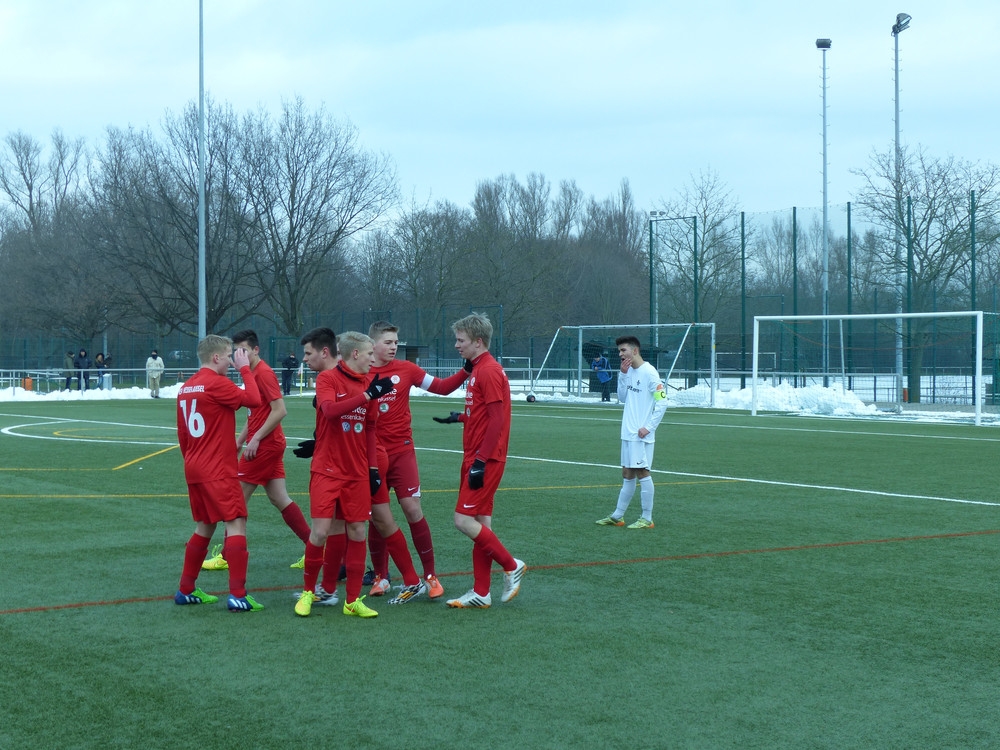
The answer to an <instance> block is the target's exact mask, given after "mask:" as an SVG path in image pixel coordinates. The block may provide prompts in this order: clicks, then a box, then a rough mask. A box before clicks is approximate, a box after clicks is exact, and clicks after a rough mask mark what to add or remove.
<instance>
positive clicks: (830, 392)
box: [0, 383, 996, 422]
mask: <svg viewBox="0 0 1000 750" xmlns="http://www.w3.org/2000/svg"><path fill="white" fill-rule="evenodd" d="M181 385H182V384H177V385H169V386H164V387H162V388H160V398H161V399H163V400H167V401H169V400H173V399H176V398H177V390H178V388H180V386H181ZM515 388H516V384H515ZM411 395H413V396H420V397H424V398H446V399H456V398H464V397H465V393H464V391H461V390H459V391H455V392H454V393H453V394H451V395H450V396H445V397H442V396H434V395H432V394H429V393H426V392H424V391H421V390H419V389H416V388H414V389H413V390H412V391H411ZM527 395H528V394H527V393H525V392H515V393H512V394H511V398H512V399H514V400H516V401H524V400H525V399H526V398H527ZM752 395H753V394H752V392H751V390H750V389H749V388H743V389H733V390H730V391H716V394H715V408H717V409H738V410H743V411H749V410H750V409H751V407H752ZM312 396H313V391H302V392H301V393H299V392H297V391H296V392H295V393H293V397H308V398H312ZM536 397H537V399H538V401H539V402H540V403H586V404H593V405H596V404H598V403H600V402H599V401H596V400H595V399H594V398H593V396H588V397H585V398H579V397H577V396H574V395H569V394H566V393H539V394H536ZM148 398H150V395H149V389H148V388H138V387H134V388H114V389H112V390H101V389H98V388H92V389H90V390H87V391H83V392H82V393H81V392H80V391H77V390H72V391H52V392H50V393H39V392H37V391H26V390H24V389H23V388H21V387H20V386H7V387H4V388H0V402H3V401H36V402H42V401H44V402H52V401H108V400H115V401H118V400H128V399H148ZM668 399H669V406H670V407H671V408H675V407H700V408H708V407H710V406H712V393H711V391H710V390H709V387H708V386H707V385H704V384H701V385H697V386H695V387H693V388H687V389H684V390H679V391H678V390H674V388H673V387H671V388H670V393H669V395H668ZM600 405H601V407H604V408H608V407H610V408H619V407H618V403H617V401H616V400H612V401H611V403H610V404H600ZM913 407H916V408H913ZM917 409H919V405H916V404H914V405H912V407H910V408H908V409H907V410H906V411H905V413H904V414H902V415H897V416H896V417H895V418H897V419H898V418H900V416H902V418H904V419H911V420H916V421H954V420H957V421H962V422H965V421H968V419H969V417H970V413H969V412H968V411H966V412H955V413H946V412H942V411H937V412H934V411H918V410H917ZM757 411H758V412H785V413H790V414H802V415H823V416H831V417H873V416H878V415H883V416H884V412H883V411H881V410H879V409H878V408H877V407H876V406H875V405H874V404H866V403H864V402H863V401H861V400H860V399H859V398H858V397H857V396H856V395H855V394H854V393H852V392H851V391H848V390H845V389H844V387H843V386H842V385H840V384H834V385H832V386H830V387H828V388H824V387H822V386H819V385H810V386H806V387H803V388H793V387H792V386H791V385H790V384H789V383H781V384H778V385H770V384H767V383H761V384H759V385H758V386H757ZM995 416H996V415H989V418H994V417H995ZM983 417H984V421H987V419H988V417H987V415H986V414H984V415H983Z"/></svg>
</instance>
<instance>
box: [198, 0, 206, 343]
mask: <svg viewBox="0 0 1000 750" xmlns="http://www.w3.org/2000/svg"><path fill="white" fill-rule="evenodd" d="M204 9H205V0H198V340H199V341H201V340H202V339H203V338H205V336H206V334H207V333H208V331H207V330H206V328H207V324H206V318H207V315H206V311H207V298H208V284H207V282H206V276H205V12H204Z"/></svg>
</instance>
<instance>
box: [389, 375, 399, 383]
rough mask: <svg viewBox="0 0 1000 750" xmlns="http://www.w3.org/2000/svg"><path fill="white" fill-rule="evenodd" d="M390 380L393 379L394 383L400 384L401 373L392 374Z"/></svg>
mask: <svg viewBox="0 0 1000 750" xmlns="http://www.w3.org/2000/svg"><path fill="white" fill-rule="evenodd" d="M389 380H391V381H392V384H393V385H399V375H390V376H389Z"/></svg>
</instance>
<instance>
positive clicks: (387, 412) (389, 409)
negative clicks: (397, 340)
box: [369, 359, 466, 454]
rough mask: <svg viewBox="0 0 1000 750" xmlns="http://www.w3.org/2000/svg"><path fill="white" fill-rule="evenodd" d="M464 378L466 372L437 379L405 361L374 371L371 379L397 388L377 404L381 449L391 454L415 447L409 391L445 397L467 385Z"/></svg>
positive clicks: (374, 369) (414, 364)
mask: <svg viewBox="0 0 1000 750" xmlns="http://www.w3.org/2000/svg"><path fill="white" fill-rule="evenodd" d="M465 375H466V374H465V372H464V371H463V370H459V371H458V372H457V373H455V374H454V375H451V376H450V377H447V378H434V377H431V376H430V375H428V374H427V371H426V370H424V369H423V368H422V367H420V366H419V365H418V364H416V363H414V362H410V361H408V360H405V359H394V360H392V361H391V362H387V363H386V364H384V365H381V366H380V367H373V368H372V369H371V372H370V373H369V376H370V377H372V378H374V377H389V378H392V382H393V385H394V386H395V387H394V388H393V389H392V390H391V391H389V393H387V394H385V395H384V396H382V398H380V399H379V400H378V412H379V417H378V442H379V445H381V446H382V447H384V448H385V449H386V451H387V452H388V453H390V454H393V453H399V452H400V451H401V450H407V449H409V448H411V447H412V446H413V424H412V423H413V415H412V414H410V388H414V387H416V388H422V389H423V390H425V391H430V392H431V393H437V394H439V395H442V396H443V395H446V394H448V393H451V392H452V391H454V390H455V389H457V388H459V387H460V386H461V385H462V383H463V382H464V381H465Z"/></svg>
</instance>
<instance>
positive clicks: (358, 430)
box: [354, 422, 365, 432]
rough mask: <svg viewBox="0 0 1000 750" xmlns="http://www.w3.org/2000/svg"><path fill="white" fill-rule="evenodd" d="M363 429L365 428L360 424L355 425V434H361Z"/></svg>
mask: <svg viewBox="0 0 1000 750" xmlns="http://www.w3.org/2000/svg"><path fill="white" fill-rule="evenodd" d="M363 429H365V426H364V425H363V424H362V423H361V422H357V423H355V425H354V431H355V432H361V431H362V430H363Z"/></svg>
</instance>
